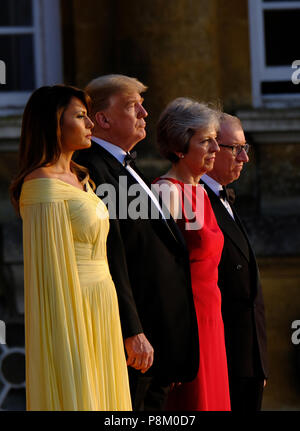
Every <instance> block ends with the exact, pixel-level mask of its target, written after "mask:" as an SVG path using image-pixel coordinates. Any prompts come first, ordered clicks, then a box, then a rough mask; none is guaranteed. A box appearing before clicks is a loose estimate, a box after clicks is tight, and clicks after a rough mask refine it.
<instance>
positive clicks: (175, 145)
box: [157, 97, 219, 163]
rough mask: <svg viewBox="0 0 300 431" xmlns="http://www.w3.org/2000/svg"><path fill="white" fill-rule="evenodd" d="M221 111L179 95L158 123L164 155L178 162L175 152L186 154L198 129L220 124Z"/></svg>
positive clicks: (159, 140)
mask: <svg viewBox="0 0 300 431" xmlns="http://www.w3.org/2000/svg"><path fill="white" fill-rule="evenodd" d="M218 118H219V113H218V112H217V111H216V110H214V109H212V108H210V107H209V106H208V105H207V104H206V103H200V102H197V101H196V100H193V99H190V98H186V97H178V98H177V99H175V100H173V101H172V102H171V103H169V104H168V106H167V107H166V108H165V109H164V111H163V112H162V114H161V115H160V118H159V120H158V124H157V144H158V148H159V151H160V153H161V155H162V156H163V157H165V158H166V159H168V160H170V161H171V162H173V163H176V162H177V161H178V160H179V157H178V156H177V155H176V154H175V152H182V153H183V154H186V153H187V152H188V149H189V142H190V139H191V137H192V136H193V135H194V134H195V133H196V131H197V130H199V129H200V130H203V131H205V130H207V129H208V128H210V127H211V126H213V127H215V128H216V130H217V129H218V126H219V120H218Z"/></svg>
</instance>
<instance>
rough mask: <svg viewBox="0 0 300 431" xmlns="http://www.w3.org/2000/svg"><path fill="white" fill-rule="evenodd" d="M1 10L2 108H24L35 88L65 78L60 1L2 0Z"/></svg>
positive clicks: (0, 86)
mask: <svg viewBox="0 0 300 431" xmlns="http://www.w3.org/2000/svg"><path fill="white" fill-rule="evenodd" d="M0 10H1V14H0V60H1V61H2V62H4V63H5V72H6V81H5V84H4V85H0V110H1V109H2V110H3V109H4V110H6V111H7V110H8V109H10V108H22V107H24V105H25V103H26V101H27V99H28V97H29V95H30V93H31V92H32V91H33V90H34V89H35V88H37V87H40V86H41V85H48V84H49V85H51V84H54V83H55V82H56V83H57V82H61V81H62V70H61V69H62V62H61V40H60V15H59V0H50V1H49V0H0ZM2 65H3V63H2Z"/></svg>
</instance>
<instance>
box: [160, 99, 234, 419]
mask: <svg viewBox="0 0 300 431" xmlns="http://www.w3.org/2000/svg"><path fill="white" fill-rule="evenodd" d="M217 129H218V115H217V113H216V112H215V111H214V110H212V109H210V108H209V107H208V106H207V105H205V104H202V103H198V102H196V101H193V100H190V99H186V98H178V99H175V100H174V101H173V102H171V103H170V104H169V105H168V106H167V108H166V109H165V110H164V111H163V113H162V114H161V117H160V119H159V122H158V128H157V136H158V145H159V149H160V152H161V154H162V155H163V156H164V157H166V158H167V159H168V160H170V161H171V162H172V167H171V169H170V170H169V171H168V172H167V173H166V174H165V175H163V176H162V177H160V178H158V179H156V180H155V186H156V187H157V188H158V190H157V191H158V192H159V193H160V195H161V197H162V199H163V200H164V203H165V204H166V206H167V207H168V208H169V210H170V213H171V214H172V216H173V217H174V219H175V220H176V221H177V223H178V226H179V227H180V229H181V231H182V233H183V235H184V237H185V240H186V243H187V247H188V250H189V254H190V267H191V277H192V288H193V297H194V302H195V308H196V313H197V320H198V331H199V349H200V352H199V353H200V355H199V356H200V360H199V370H198V374H197V377H196V379H195V380H193V381H192V382H189V383H184V384H182V385H180V386H177V387H176V388H174V389H173V390H171V391H170V394H169V398H168V404H167V409H168V410H209V411H221V410H222V411H224V410H230V398H229V385H228V373H227V359H226V350H225V340H224V327H223V321H222V315H221V294H220V290H219V288H218V284H217V282H218V264H219V261H220V258H221V253H222V248H223V234H222V232H221V230H220V229H219V227H218V224H217V222H216V219H215V216H214V213H213V210H212V208H211V204H210V201H209V198H208V196H207V194H206V191H205V190H204V189H203V187H202V186H201V185H200V184H199V180H200V178H201V176H202V175H203V174H204V173H205V172H207V171H209V170H211V169H212V167H213V164H214V160H215V153H216V151H219V147H218V144H217V141H216V136H217ZM167 186H169V187H167ZM167 189H168V190H167Z"/></svg>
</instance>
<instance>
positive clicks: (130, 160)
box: [123, 151, 137, 166]
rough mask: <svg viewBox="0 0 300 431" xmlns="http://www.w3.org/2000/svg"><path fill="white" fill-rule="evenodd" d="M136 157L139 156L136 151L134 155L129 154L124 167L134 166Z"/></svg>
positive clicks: (125, 158)
mask: <svg viewBox="0 0 300 431" xmlns="http://www.w3.org/2000/svg"><path fill="white" fill-rule="evenodd" d="M136 156H137V153H136V151H133V152H132V153H127V154H126V156H125V157H124V161H123V165H124V166H128V165H129V166H130V165H134V161H135V159H136Z"/></svg>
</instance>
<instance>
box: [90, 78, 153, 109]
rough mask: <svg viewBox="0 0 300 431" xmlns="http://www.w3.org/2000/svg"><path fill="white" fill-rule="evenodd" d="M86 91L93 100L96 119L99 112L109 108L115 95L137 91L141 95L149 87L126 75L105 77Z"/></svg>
mask: <svg viewBox="0 0 300 431" xmlns="http://www.w3.org/2000/svg"><path fill="white" fill-rule="evenodd" d="M85 90H86V92H87V93H88V95H89V96H90V98H91V99H92V107H91V116H92V117H94V115H95V114H96V113H97V112H98V111H102V110H104V109H107V108H108V107H109V104H110V98H111V96H113V95H114V94H117V93H132V92H135V91H136V92H137V93H139V94H140V93H143V92H145V91H146V90H147V86H146V85H144V84H142V83H141V82H140V81H139V80H138V79H136V78H131V77H129V76H126V75H103V76H100V77H98V78H95V79H93V80H92V81H91V82H89V83H88V84H87V86H86V87H85Z"/></svg>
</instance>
